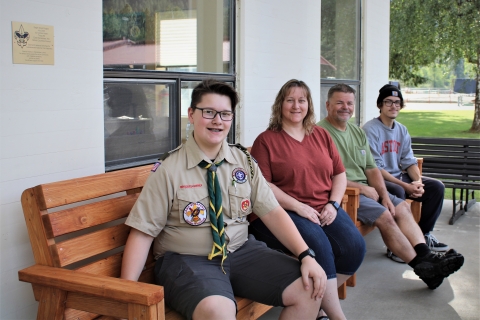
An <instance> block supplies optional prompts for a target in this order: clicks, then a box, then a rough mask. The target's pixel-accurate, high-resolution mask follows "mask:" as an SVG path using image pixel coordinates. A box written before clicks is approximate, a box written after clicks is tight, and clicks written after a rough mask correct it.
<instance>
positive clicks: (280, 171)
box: [250, 79, 365, 319]
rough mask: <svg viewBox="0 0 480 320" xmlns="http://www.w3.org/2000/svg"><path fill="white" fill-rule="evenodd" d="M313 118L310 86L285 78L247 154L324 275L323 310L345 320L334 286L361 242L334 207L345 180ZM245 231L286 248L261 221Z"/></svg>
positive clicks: (350, 270) (355, 260)
mask: <svg viewBox="0 0 480 320" xmlns="http://www.w3.org/2000/svg"><path fill="white" fill-rule="evenodd" d="M315 122H316V120H315V114H314V112H313V103H312V98H311V94H310V89H309V88H308V86H307V85H306V84H305V83H304V82H303V81H299V80H295V79H293V80H290V81H288V82H287V83H285V84H284V85H283V87H282V88H281V89H280V91H279V93H278V94H277V97H276V99H275V103H274V104H273V106H272V114H271V117H270V124H269V126H268V128H267V130H266V131H265V132H263V133H261V134H260V135H259V136H258V137H257V139H256V140H255V142H254V144H253V147H252V152H251V153H252V156H253V157H254V158H255V159H256V160H257V161H258V165H259V166H260V169H261V171H262V173H263V175H264V177H265V179H266V180H267V181H268V182H269V183H270V186H271V187H272V190H273V193H274V194H275V197H276V198H277V200H278V202H279V203H280V205H281V206H282V207H283V208H284V209H285V210H286V211H287V213H288V214H289V215H290V217H291V218H292V220H293V222H294V223H295V225H296V226H297V229H298V231H299V232H300V234H301V235H302V237H303V239H304V240H305V242H306V243H307V245H308V246H309V247H310V248H311V249H312V250H313V251H314V252H315V255H316V260H317V262H318V263H319V264H320V265H321V266H322V268H323V269H324V270H325V273H326V274H327V279H328V280H327V289H326V292H325V298H324V299H323V301H322V309H323V310H324V311H325V312H326V314H327V315H328V317H329V318H330V319H345V315H344V314H343V311H342V308H341V306H340V302H339V299H338V293H337V287H338V286H340V285H341V284H343V283H344V282H345V281H346V280H347V279H348V278H349V277H350V276H351V275H353V274H354V273H355V271H356V270H357V269H358V267H359V266H360V264H361V263H362V261H363V257H364V255H365V242H364V240H363V237H362V236H361V234H360V233H359V232H358V230H357V228H356V227H355V225H354V224H353V222H352V220H351V219H350V217H349V216H348V215H347V213H346V212H345V211H344V210H343V209H342V208H341V207H340V206H339V203H341V200H342V197H343V195H344V193H345V188H346V185H347V178H346V174H345V168H344V166H343V164H342V161H341V158H340V156H339V154H338V151H337V148H336V147H335V144H334V142H333V141H332V139H331V138H330V135H329V134H328V132H327V131H325V130H324V129H323V128H321V127H318V126H316V125H315ZM250 232H251V233H252V234H253V235H255V237H256V238H257V239H258V240H261V241H264V242H265V243H267V245H268V246H269V247H272V248H276V249H280V250H282V251H284V252H288V251H287V250H286V248H285V247H284V246H283V245H281V243H280V242H279V241H278V240H277V239H276V238H275V237H274V236H273V234H272V233H271V232H270V231H269V230H268V229H267V228H266V227H265V225H264V224H263V223H262V222H261V220H260V219H255V220H253V221H252V222H251V227H250ZM319 319H322V313H319ZM323 319H328V318H327V317H323Z"/></svg>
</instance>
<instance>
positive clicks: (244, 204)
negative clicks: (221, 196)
mask: <svg viewBox="0 0 480 320" xmlns="http://www.w3.org/2000/svg"><path fill="white" fill-rule="evenodd" d="M248 208H250V200H249V199H243V200H242V204H241V206H240V209H241V210H242V212H247V210H248Z"/></svg>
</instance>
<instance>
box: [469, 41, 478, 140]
mask: <svg viewBox="0 0 480 320" xmlns="http://www.w3.org/2000/svg"><path fill="white" fill-rule="evenodd" d="M469 132H473V133H475V132H480V47H478V49H477V83H476V86H475V112H474V116H473V122H472V127H471V128H470V130H469Z"/></svg>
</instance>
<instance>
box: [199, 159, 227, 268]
mask: <svg viewBox="0 0 480 320" xmlns="http://www.w3.org/2000/svg"><path fill="white" fill-rule="evenodd" d="M223 161H224V160H222V161H220V162H217V163H208V162H207V161H205V160H202V162H200V163H199V164H198V165H199V166H200V167H202V168H204V169H207V170H208V171H207V185H208V196H209V197H210V208H209V210H208V212H209V217H210V226H211V227H212V236H213V247H212V252H211V253H210V254H209V255H208V260H212V258H214V257H216V256H219V255H221V256H222V270H223V261H224V260H225V259H226V258H227V250H226V248H225V227H224V225H223V212H222V211H223V210H222V190H221V189H220V184H219V182H218V177H217V167H219V166H221V165H222V163H223ZM223 272H224V273H225V271H223Z"/></svg>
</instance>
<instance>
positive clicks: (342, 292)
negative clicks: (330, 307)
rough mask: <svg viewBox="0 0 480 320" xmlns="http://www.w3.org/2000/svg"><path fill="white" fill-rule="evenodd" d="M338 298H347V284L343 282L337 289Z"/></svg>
mask: <svg viewBox="0 0 480 320" xmlns="http://www.w3.org/2000/svg"><path fill="white" fill-rule="evenodd" d="M338 298H339V299H341V300H345V299H346V298H347V283H346V282H344V283H343V284H342V285H341V286H340V287H338Z"/></svg>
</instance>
